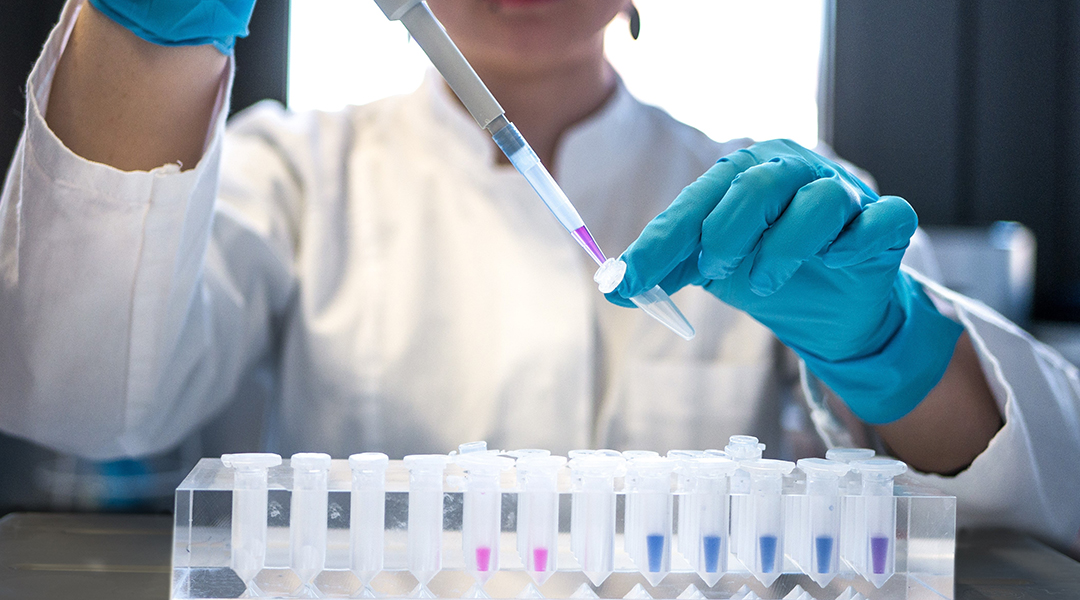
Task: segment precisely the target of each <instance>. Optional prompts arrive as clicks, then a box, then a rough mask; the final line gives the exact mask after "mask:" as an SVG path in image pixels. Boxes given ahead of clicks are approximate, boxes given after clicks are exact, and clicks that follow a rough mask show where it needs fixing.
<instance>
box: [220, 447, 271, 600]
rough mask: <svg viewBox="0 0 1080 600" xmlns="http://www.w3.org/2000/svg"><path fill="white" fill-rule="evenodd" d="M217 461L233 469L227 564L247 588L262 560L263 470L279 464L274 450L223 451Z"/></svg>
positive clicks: (263, 544) (259, 568)
mask: <svg viewBox="0 0 1080 600" xmlns="http://www.w3.org/2000/svg"><path fill="white" fill-rule="evenodd" d="M221 462H222V464H224V465H225V466H226V467H228V468H230V469H233V492H232V544H231V554H232V558H231V560H230V563H229V566H230V567H232V570H233V571H234V572H235V573H236V575H237V577H239V578H240V580H241V581H243V582H244V585H246V586H247V587H248V594H249V595H255V592H254V590H252V589H251V583H252V580H254V578H255V576H256V575H257V574H258V573H259V571H261V570H262V568H263V566H265V564H266V501H267V490H266V488H267V470H268V469H269V468H270V467H276V466H278V465H280V464H281V457H280V456H278V455H277V454H268V453H246V454H223V455H221Z"/></svg>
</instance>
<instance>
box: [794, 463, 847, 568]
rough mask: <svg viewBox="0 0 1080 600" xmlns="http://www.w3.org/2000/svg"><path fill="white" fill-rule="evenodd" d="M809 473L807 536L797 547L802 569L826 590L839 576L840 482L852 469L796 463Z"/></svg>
mask: <svg viewBox="0 0 1080 600" xmlns="http://www.w3.org/2000/svg"><path fill="white" fill-rule="evenodd" d="M797 465H798V467H799V469H801V470H802V471H803V472H804V473H806V496H807V497H806V500H807V503H806V506H805V508H806V511H807V512H808V513H809V514H804V515H803V516H804V517H806V522H805V525H808V528H807V529H805V530H804V531H805V533H806V536H805V538H804V539H802V540H799V541H798V542H797V543H799V544H800V545H802V546H803V548H802V550H804V551H803V552H799V553H798V554H799V556H800V559H801V561H800V566H801V567H802V568H803V569H804V570H805V571H806V572H807V574H808V575H809V576H810V578H811V579H813V580H814V581H815V582H817V584H818V585H820V586H821V587H825V586H826V585H828V584H829V582H830V581H832V580H833V578H834V577H836V575H837V573H838V572H839V565H838V564H837V563H839V562H840V561H839V540H840V478H841V477H843V476H844V475H845V474H847V472H848V470H849V469H850V467H849V466H848V465H846V464H844V463H842V462H838V461H833V460H826V459H823V458H803V459H800V460H799V461H798V463H797Z"/></svg>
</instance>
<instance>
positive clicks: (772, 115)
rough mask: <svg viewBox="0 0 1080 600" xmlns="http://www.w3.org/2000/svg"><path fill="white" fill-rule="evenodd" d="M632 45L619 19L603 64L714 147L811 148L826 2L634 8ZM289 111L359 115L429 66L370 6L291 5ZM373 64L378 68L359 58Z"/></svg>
mask: <svg viewBox="0 0 1080 600" xmlns="http://www.w3.org/2000/svg"><path fill="white" fill-rule="evenodd" d="M635 4H636V5H637V7H638V10H639V12H640V13H641V37H640V39H638V40H636V41H634V40H632V39H631V38H630V34H629V32H628V27H627V24H626V21H625V20H624V19H617V20H616V21H615V22H614V23H612V25H611V27H610V28H609V29H608V32H607V35H606V45H607V51H608V56H609V57H610V59H611V62H612V64H614V65H615V68H616V69H617V70H618V71H619V72H620V73H621V74H622V77H623V79H624V81H626V85H627V86H628V87H629V88H630V90H631V91H632V92H634V94H636V95H637V96H638V98H640V99H641V100H643V101H645V102H648V103H650V104H656V105H658V106H661V107H663V108H665V109H666V110H668V112H670V113H671V114H672V115H674V116H675V117H677V118H679V119H681V120H683V121H686V122H687V123H690V124H692V125H694V126H696V127H698V128H700V129H702V130H703V131H705V132H706V133H707V134H709V135H710V136H712V137H713V138H715V139H718V140H726V139H730V138H735V137H751V138H754V139H769V138H775V137H790V138H793V139H795V140H797V141H799V142H801V143H803V144H806V145H813V144H814V143H815V142H816V140H817V82H818V65H819V56H820V47H821V33H822V19H823V10H824V8H823V7H824V0H764V1H763V0H635ZM291 10H292V21H291V31H292V33H291V39H290V44H289V48H290V57H289V105H290V106H291V107H292V108H294V109H297V110H304V109H311V108H321V109H336V108H340V107H342V106H345V105H346V104H363V103H366V102H370V101H372V100H375V99H377V98H381V97H383V96H387V95H390V94H399V93H406V92H409V91H411V90H412V89H413V88H415V87H416V86H417V85H418V84H419V83H420V80H421V79H422V77H423V73H424V70H425V69H426V68H428V66H429V63H428V62H427V59H426V57H425V56H424V55H423V52H422V51H421V50H420V48H419V47H418V46H417V45H416V44H415V43H410V42H409V41H408V36H407V35H406V32H405V29H404V28H403V27H402V26H401V24H400V23H390V22H388V21H387V20H386V18H385V17H384V16H383V15H382V12H380V11H379V9H378V7H377V6H376V5H375V2H374V1H373V0H299V1H296V2H293V3H292V8H291ZM374 56H377V57H378V60H366V59H365V57H374Z"/></svg>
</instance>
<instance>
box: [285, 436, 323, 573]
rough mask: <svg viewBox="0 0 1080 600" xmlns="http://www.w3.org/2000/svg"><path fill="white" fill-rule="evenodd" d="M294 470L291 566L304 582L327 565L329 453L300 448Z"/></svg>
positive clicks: (290, 546) (291, 463)
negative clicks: (307, 450) (305, 450)
mask: <svg viewBox="0 0 1080 600" xmlns="http://www.w3.org/2000/svg"><path fill="white" fill-rule="evenodd" d="M289 463H290V466H291V467H292V470H293V489H292V502H291V504H290V508H289V566H290V567H292V570H293V572H294V573H296V576H297V577H299V578H300V581H301V582H303V583H304V584H305V585H311V582H312V580H313V579H314V578H315V576H316V575H318V574H319V573H320V572H321V571H322V570H323V569H324V568H325V567H326V504H327V479H328V478H329V474H330V455H329V454H322V453H319V452H300V453H298V454H293V455H292V457H291V458H290V459H289Z"/></svg>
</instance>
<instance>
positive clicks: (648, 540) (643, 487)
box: [623, 456, 675, 586]
mask: <svg viewBox="0 0 1080 600" xmlns="http://www.w3.org/2000/svg"><path fill="white" fill-rule="evenodd" d="M674 470H675V461H673V460H671V459H668V458H661V457H659V456H655V457H645V456H643V457H640V458H635V459H634V460H631V461H629V462H628V463H627V465H626V485H627V487H626V515H627V517H626V521H625V524H624V532H623V535H624V536H625V537H627V538H630V539H631V540H634V543H633V544H631V545H630V548H631V549H632V552H631V554H630V557H631V558H632V559H633V560H634V563H635V564H637V567H638V571H640V572H641V574H642V575H644V576H645V579H646V580H647V581H648V582H649V584H650V585H653V586H656V585H657V584H659V583H660V581H661V580H662V579H663V578H664V577H666V576H667V574H668V573H669V572H670V571H671V519H672V502H671V499H672V494H671V474H672V472H673V471H674Z"/></svg>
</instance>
